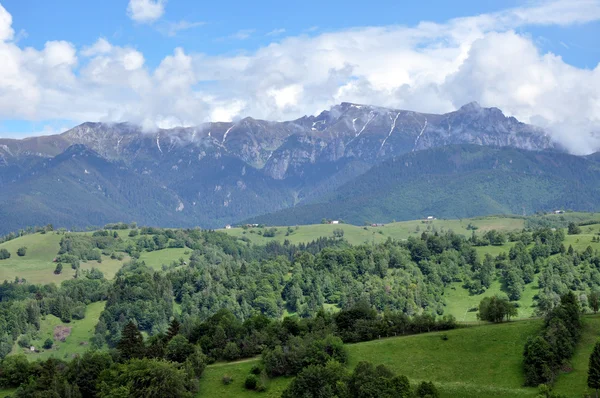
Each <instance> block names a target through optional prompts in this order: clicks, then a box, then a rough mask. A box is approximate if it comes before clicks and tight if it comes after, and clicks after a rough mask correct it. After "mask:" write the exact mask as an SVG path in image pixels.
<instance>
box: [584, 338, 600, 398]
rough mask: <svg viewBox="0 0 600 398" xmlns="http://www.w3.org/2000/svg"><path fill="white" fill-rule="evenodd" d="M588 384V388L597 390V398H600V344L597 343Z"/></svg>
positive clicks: (591, 358) (589, 371)
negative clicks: (599, 393) (599, 397)
mask: <svg viewBox="0 0 600 398" xmlns="http://www.w3.org/2000/svg"><path fill="white" fill-rule="evenodd" d="M587 384H588V387H590V388H593V389H594V390H596V398H598V390H599V389H600V342H597V343H596V345H595V346H594V351H593V352H592V355H591V356H590V367H589V369H588V380H587Z"/></svg>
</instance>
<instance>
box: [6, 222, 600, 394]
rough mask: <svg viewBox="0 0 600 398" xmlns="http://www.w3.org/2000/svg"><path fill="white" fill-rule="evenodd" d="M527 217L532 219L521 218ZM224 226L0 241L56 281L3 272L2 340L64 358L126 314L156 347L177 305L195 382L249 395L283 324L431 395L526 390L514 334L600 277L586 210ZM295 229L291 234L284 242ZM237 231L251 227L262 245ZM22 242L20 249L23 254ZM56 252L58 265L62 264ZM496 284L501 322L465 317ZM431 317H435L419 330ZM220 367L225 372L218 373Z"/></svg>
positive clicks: (15, 261) (571, 380)
mask: <svg viewBox="0 0 600 398" xmlns="http://www.w3.org/2000/svg"><path fill="white" fill-rule="evenodd" d="M572 220H578V222H579V223H580V224H581V225H580V226H579V231H576V232H578V233H576V234H572V235H568V234H567V228H563V225H564V224H565V223H569V222H572ZM531 224H541V226H542V227H541V228H534V229H532V230H523V227H525V226H530V225H531ZM323 227H325V228H329V231H331V228H332V227H333V228H338V229H342V228H343V229H344V230H345V231H348V232H347V233H348V235H353V234H354V238H353V239H360V238H359V237H360V233H363V231H364V232H365V233H368V234H371V235H372V233H373V231H377V230H378V229H380V231H382V232H383V235H386V234H388V235H395V236H396V237H394V238H392V239H387V238H389V237H391V236H388V237H386V239H385V240H384V239H382V238H378V241H377V242H375V241H373V240H372V241H368V240H367V242H365V243H362V242H360V241H358V243H357V244H356V245H350V244H349V243H348V242H347V241H345V240H343V239H340V236H339V231H337V233H336V235H337V236H336V237H334V236H321V235H320V234H321V233H323V232H325V231H326V230H325V229H323ZM413 227H414V229H413ZM417 227H419V228H418V229H419V231H417ZM110 228H113V229H110ZM114 228H116V229H114ZM386 228H387V229H386ZM280 229H281V230H283V231H285V234H288V235H287V236H285V234H283V236H281V235H280V234H279V230H280ZM453 229H456V231H457V232H458V234H455V233H453V232H452V230H453ZM250 231H252V232H250ZM473 231H474V233H473ZM225 232H227V233H223V232H218V231H201V230H199V229H187V230H181V229H175V230H170V229H158V228H149V227H137V226H135V225H124V224H121V225H112V226H109V227H108V228H107V229H104V230H97V231H93V232H92V231H90V232H76V233H70V232H67V231H51V230H48V229H47V230H45V231H44V233H35V234H27V235H24V236H21V237H16V238H14V239H11V240H8V241H6V242H4V243H2V244H0V251H3V252H4V251H6V252H8V254H10V258H8V259H3V260H0V268H2V269H5V271H4V272H5V275H6V276H5V277H6V278H7V279H9V280H15V278H23V277H25V279H27V280H28V281H29V282H31V281H35V282H40V283H44V284H45V283H49V282H61V281H62V283H61V284H60V285H59V286H51V285H50V286H48V285H46V286H42V285H41V284H38V285H32V284H27V283H24V282H23V281H22V280H18V281H17V282H14V283H9V282H5V283H3V284H2V285H1V292H2V297H3V300H2V303H1V304H2V306H3V308H5V309H6V311H3V312H0V316H2V317H3V318H2V319H3V322H2V323H0V324H1V325H3V328H4V330H5V331H6V332H7V333H5V334H4V337H3V340H1V341H0V348H1V349H2V351H1V352H2V355H3V356H4V355H7V354H9V358H16V357H15V356H13V355H14V354H19V353H21V354H24V357H22V359H19V360H21V361H25V362H27V361H33V360H37V359H47V358H56V359H62V360H65V361H67V362H71V363H73V360H74V359H75V358H77V355H81V354H82V353H84V352H87V351H88V349H90V348H94V349H97V350H99V351H98V352H99V353H106V352H107V349H109V348H112V347H114V346H115V344H116V343H117V342H118V341H119V340H120V338H122V336H123V334H122V330H123V328H124V327H126V326H127V325H129V320H130V319H135V320H136V321H137V326H136V324H132V325H133V327H134V328H135V329H137V330H138V332H142V333H143V336H144V338H145V339H146V344H147V345H148V347H149V349H150V348H151V347H154V348H155V349H159V350H162V349H160V344H163V343H161V341H162V340H160V339H161V338H160V337H159V338H158V339H157V336H162V334H163V333H166V332H167V331H168V330H171V326H170V325H171V324H172V322H171V320H172V318H175V319H177V320H179V322H180V323H181V326H177V327H181V329H179V334H181V336H180V340H181V339H183V340H182V341H184V342H185V341H187V342H188V343H191V344H192V345H196V347H197V349H200V350H202V354H203V355H206V356H207V357H208V358H210V361H211V362H212V361H215V362H216V363H215V364H214V365H211V366H209V367H208V368H207V370H206V373H205V374H204V375H203V377H202V378H201V380H200V384H199V386H200V396H202V395H203V394H204V395H206V391H211V392H212V396H223V397H228V396H247V395H248V394H249V393H248V392H246V391H240V390H241V389H242V385H241V383H242V382H243V380H245V376H246V375H247V374H248V372H249V370H250V368H251V367H252V365H253V364H255V363H256V360H255V359H252V358H255V357H256V356H257V355H259V354H260V353H261V352H264V350H265V349H275V348H276V347H275V346H276V345H277V344H279V343H278V342H279V341H286V340H283V339H287V341H288V342H289V341H295V343H294V344H297V343H298V342H299V341H300V340H289V339H292V338H296V337H298V338H302V339H303V338H305V337H306V336H307V335H306V333H308V332H309V331H313V333H315V335H317V331H320V332H325V331H332V332H331V333H333V337H336V338H339V339H341V340H340V341H344V342H345V343H346V344H349V346H348V347H349V362H348V365H349V367H350V368H351V367H353V366H356V364H357V363H358V362H359V361H361V360H368V361H371V362H373V363H376V364H385V365H386V366H387V367H388V368H390V370H391V371H392V372H394V373H398V374H403V375H406V376H407V377H408V378H409V379H410V381H411V382H412V383H413V384H416V383H418V382H420V381H422V380H432V381H433V382H435V383H436V385H437V386H438V387H439V388H440V390H441V392H442V396H443V397H446V396H448V397H449V396H465V397H476V396H491V395H494V396H500V397H502V396H507V397H508V396H524V397H528V396H531V397H533V396H535V395H536V393H537V391H536V389H528V388H522V387H521V386H522V384H523V380H524V375H523V372H522V371H521V364H522V353H523V345H524V342H525V341H526V340H527V337H528V336H531V335H533V334H534V333H536V331H537V330H538V329H539V328H540V326H541V322H540V320H536V319H535V317H536V316H539V314H540V313H543V312H544V311H547V310H548V309H549V308H552V306H553V305H554V304H553V303H556V299H557V298H558V297H559V296H562V295H564V294H565V293H566V292H575V294H573V295H572V297H573V300H577V301H579V305H580V307H579V308H581V309H582V310H583V312H584V313H588V314H589V313H591V312H592V308H591V306H592V304H591V297H592V296H591V292H593V291H595V289H598V283H597V281H598V275H599V274H598V271H597V269H596V268H595V264H597V263H598V261H600V254H599V253H600V252H599V249H600V238H599V236H600V224H599V223H598V215H596V214H582V213H565V214H549V215H536V216H534V217H530V218H520V217H488V218H477V219H469V220H467V219H465V220H434V221H430V222H425V221H412V222H404V223H395V224H391V225H386V226H380V227H367V229H366V230H365V229H364V228H361V227H356V226H351V225H343V224H341V225H340V224H338V225H314V226H299V227H298V228H297V229H296V228H295V227H291V228H290V230H288V229H287V228H279V229H278V230H277V232H276V234H275V235H276V236H274V237H269V236H264V235H265V233H267V235H268V232H270V228H265V227H254V228H247V229H237V230H231V229H229V230H225ZM244 232H246V234H244ZM261 234H262V235H261ZM295 234H297V236H296V237H295V239H296V240H297V242H298V244H297V245H294V244H291V243H289V241H288V242H286V240H287V239H291V238H293V237H294V235H295ZM345 234H346V233H344V235H345ZM459 234H460V235H459ZM245 235H256V237H255V238H256V241H257V242H259V243H261V245H252V244H250V242H249V241H250V239H248V238H247V237H246V236H245ZM376 235H382V234H379V232H376ZM311 236H312V240H311V241H308V240H307V239H308V238H309V237H311ZM467 237H468V238H467ZM282 239H283V242H282V243H280V242H281V240H282ZM22 247H27V248H28V250H27V253H26V254H25V256H22V257H21V256H18V254H17V253H16V251H17V249H18V248H22ZM502 253H504V254H502ZM53 256H55V257H56V258H57V262H54V261H53V259H52V257H53ZM130 258H131V259H132V261H129V259H130ZM57 263H59V264H64V270H63V272H62V273H60V275H56V274H55V273H54V269H55V267H56V266H57ZM29 264H35V267H33V268H32V267H29ZM3 265H8V266H7V267H2V266H3ZM71 265H72V267H71ZM72 268H73V269H72ZM74 269H76V270H74ZM115 272H116V277H115ZM75 275H76V276H77V277H76V278H73V276H75ZM494 295H500V296H503V297H508V298H510V303H511V304H512V305H514V306H515V307H516V309H517V313H516V314H514V315H513V318H512V321H511V322H507V323H502V324H499V325H489V324H487V322H483V321H480V320H478V307H479V304H480V302H481V301H482V299H483V298H485V297H491V296H494ZM232 298H234V299H232ZM506 303H507V304H508V303H509V302H508V301H506ZM577 313H579V309H578V310H577ZM442 315H443V316H444V317H442ZM449 315H452V317H448V316H449ZM532 318H533V319H532ZM455 322H458V324H456V323H455ZM598 322H600V317H597V316H586V317H585V318H584V329H583V333H584V335H583V338H582V339H581V342H580V344H579V346H578V349H577V350H576V351H575V354H574V356H573V358H572V361H571V362H569V363H568V364H565V366H564V367H563V369H568V371H566V372H567V374H563V373H562V371H561V373H560V374H559V375H558V379H557V381H556V388H557V389H561V391H564V392H565V393H567V396H572V395H571V394H572V392H573V391H576V394H577V395H574V396H580V395H581V393H583V392H584V391H585V383H584V382H583V380H584V379H585V369H586V359H585V358H586V357H588V356H589V351H590V350H591V346H592V344H593V343H594V342H595V340H596V335H597V331H596V330H597V326H598ZM456 325H458V326H459V328H458V329H454V327H455V326H456ZM434 330H439V331H441V332H437V333H426V332H430V331H434ZM8 332H10V334H9V333H8ZM320 332H319V333H320ZM419 333H421V334H419ZM444 335H445V336H446V337H443V336H444ZM140 336H141V335H140ZM282 336H283V337H282ZM393 336H402V337H393ZM306 338H309V337H306ZM307 341H308V340H307ZM359 342H360V343H359ZM50 343H51V344H50ZM188 343H186V344H188ZM157 344H159V345H158V346H157ZM178 344H179V343H178ZM298 344H299V343H298ZM302 344H304V343H302ZM319 344H321V343H319ZM31 347H33V350H32V349H31ZM168 347H169V345H167V351H148V352H158V353H159V355H167V354H160V353H161V352H169V351H168ZM198 347H199V348H198ZM282 352H283V351H282ZM100 355H104V354H100ZM153 355H154V354H153ZM169 355H171V354H169ZM238 359H242V360H243V361H241V362H235V360H238ZM10 360H13V359H10ZM14 360H17V359H14ZM225 360H228V361H231V360H233V361H234V362H233V363H223V362H222V361H225ZM567 365H568V366H567ZM65 366H71V365H65ZM73 366H75V365H73ZM269 374H271V376H272V378H270V379H268V390H267V392H265V393H264V394H265V396H279V394H280V393H281V391H282V389H283V388H285V386H286V385H287V384H288V383H289V382H290V379H289V378H281V377H277V375H278V374H273V373H269ZM281 374H290V373H279V375H281ZM225 375H228V376H232V377H233V383H231V384H229V385H225V384H223V382H222V379H223V376H225ZM261 377H262V376H261ZM261 380H262V379H261ZM8 386H15V385H14V384H8ZM215 394H219V395H215Z"/></svg>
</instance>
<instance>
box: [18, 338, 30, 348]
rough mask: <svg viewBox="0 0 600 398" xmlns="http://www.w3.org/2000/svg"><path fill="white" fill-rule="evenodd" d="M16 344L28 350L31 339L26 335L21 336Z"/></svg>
mask: <svg viewBox="0 0 600 398" xmlns="http://www.w3.org/2000/svg"><path fill="white" fill-rule="evenodd" d="M18 343H19V346H21V347H23V348H29V347H31V339H30V338H29V336H27V335H25V336H21V337H20V338H19V341H18Z"/></svg>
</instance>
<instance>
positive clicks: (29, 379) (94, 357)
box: [0, 322, 206, 398]
mask: <svg viewBox="0 0 600 398" xmlns="http://www.w3.org/2000/svg"><path fill="white" fill-rule="evenodd" d="M178 329H179V325H178V323H176V322H174V323H172V324H171V327H170V328H169V329H168V332H167V333H166V334H161V335H157V336H155V338H153V339H151V340H150V341H149V342H148V343H145V342H144V340H143V337H142V335H141V333H140V332H139V330H138V328H137V326H136V325H135V324H133V323H129V324H127V325H126V327H125V328H124V330H123V332H122V336H123V337H122V338H121V340H120V341H119V343H118V345H117V349H116V350H113V351H110V352H107V351H88V352H86V353H85V354H83V355H82V356H77V357H75V358H74V359H73V360H72V361H71V362H69V363H67V362H63V361H61V360H57V359H54V358H51V359H48V360H46V361H43V362H35V363H30V362H28V360H27V358H26V357H25V356H23V355H17V356H10V357H7V358H5V359H4V360H3V361H2V363H1V365H0V367H1V369H2V372H0V386H1V387H4V388H17V389H16V391H15V392H14V394H13V395H12V396H13V397H14V398H29V397H40V398H42V397H69V398H84V397H91V398H115V397H145V398H146V397H148V398H163V397H167V398H169V397H172V398H182V397H184V398H185V397H190V398H191V397H192V396H193V394H194V393H195V392H197V391H198V379H199V377H200V376H201V374H202V372H203V371H204V368H205V367H206V360H205V357H204V355H203V354H202V352H201V350H200V349H199V348H198V347H197V346H194V345H192V344H190V343H189V342H188V341H187V340H186V339H185V337H183V336H181V335H179V334H178Z"/></svg>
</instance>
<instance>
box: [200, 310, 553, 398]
mask: <svg viewBox="0 0 600 398" xmlns="http://www.w3.org/2000/svg"><path fill="white" fill-rule="evenodd" d="M540 326H541V321H538V320H527V321H519V322H510V323H505V324H499V325H485V326H476V327H468V328H462V329H455V330H450V331H447V332H443V333H441V332H440V333H427V334H421V335H414V336H406V337H395V338H388V339H381V340H375V341H371V342H366V343H359V344H352V345H348V351H349V364H348V365H349V367H350V368H353V367H354V366H356V364H357V363H358V362H359V361H370V362H372V363H374V364H384V365H386V366H388V367H389V368H390V369H391V370H392V371H394V372H395V373H397V374H403V375H406V376H407V377H408V378H409V379H410V380H411V381H412V382H413V383H414V384H416V383H417V382H420V381H422V380H431V381H433V382H434V383H436V385H437V386H438V388H439V389H440V392H441V394H442V397H489V396H494V397H498V398H502V397H535V396H536V394H537V389H535V388H524V387H522V385H523V381H524V377H523V373H522V369H521V362H522V354H523V344H524V341H525V340H526V339H527V337H529V336H532V335H534V334H535V333H536V332H537V331H538V330H539V328H540ZM442 334H446V335H447V336H448V340H442V338H441V336H442ZM256 363H258V359H255V360H246V361H243V362H237V363H228V364H215V365H211V366H209V367H207V369H206V370H205V372H204V375H203V376H202V380H201V385H200V387H201V390H200V394H199V395H198V396H207V395H209V396H212V397H222V398H226V397H258V396H261V397H262V396H264V397H279V396H281V392H282V391H283V390H284V389H285V387H286V386H287V384H288V383H289V382H290V381H291V379H290V378H277V379H274V380H271V383H270V385H269V389H268V391H267V392H266V393H260V394H259V393H256V392H250V391H246V390H244V388H243V383H244V380H245V378H246V376H247V375H248V374H249V373H250V369H251V368H252V365H254V364H256ZM224 375H229V376H232V377H233V383H231V384H230V385H224V384H223V382H222V378H223V376H224Z"/></svg>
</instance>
